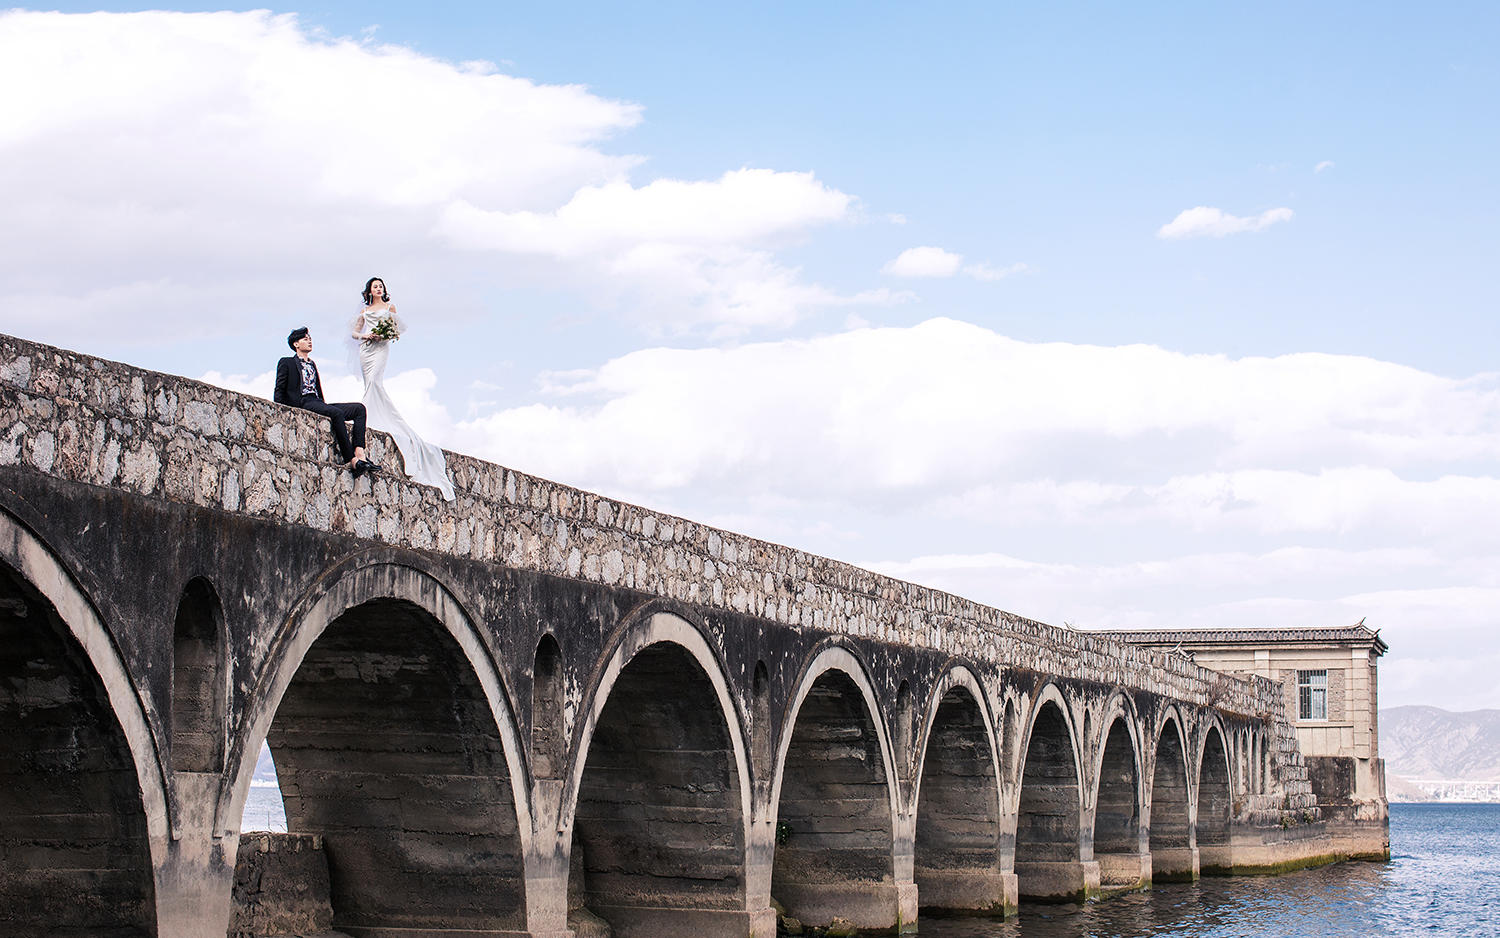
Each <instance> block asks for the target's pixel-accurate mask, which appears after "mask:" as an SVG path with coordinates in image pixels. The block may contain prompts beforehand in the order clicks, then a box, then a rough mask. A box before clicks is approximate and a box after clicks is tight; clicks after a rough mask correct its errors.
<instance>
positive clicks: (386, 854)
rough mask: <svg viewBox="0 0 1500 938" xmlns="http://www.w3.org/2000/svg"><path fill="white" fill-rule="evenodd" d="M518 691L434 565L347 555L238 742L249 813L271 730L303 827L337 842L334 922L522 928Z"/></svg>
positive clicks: (304, 603) (290, 631)
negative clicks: (514, 696) (429, 568)
mask: <svg viewBox="0 0 1500 938" xmlns="http://www.w3.org/2000/svg"><path fill="white" fill-rule="evenodd" d="M512 713H513V711H512V707H511V702H510V695H509V693H508V690H507V688H506V687H505V685H504V683H503V679H502V677H501V676H500V674H499V671H498V669H497V668H496V667H495V665H494V662H493V660H492V659H491V657H490V655H489V652H488V650H487V649H486V647H485V645H484V643H483V640H482V639H481V637H480V635H479V633H478V631H477V630H476V628H475V625H474V623H473V621H472V620H471V619H470V617H469V616H468V614H467V613H466V612H465V610H464V609H463V607H462V605H461V604H460V603H459V601H458V600H457V599H456V597H455V596H454V595H453V594H452V592H451V591H450V590H449V589H448V588H447V587H446V586H444V584H443V583H441V582H440V581H439V580H437V579H436V578H435V577H434V576H432V575H431V574H430V573H428V572H426V571H424V570H421V569H419V568H417V567H414V566H411V565H409V564H405V563H396V562H391V561H388V560H370V559H369V558H368V556H367V555H366V556H363V557H356V558H351V559H350V560H348V561H346V562H345V563H344V564H343V565H341V566H339V567H335V568H334V569H333V570H332V571H329V572H328V573H325V574H324V575H323V576H322V577H320V578H319V579H318V580H317V581H316V582H315V584H314V586H313V587H312V588H311V589H310V590H309V591H308V592H307V593H306V594H304V596H303V597H302V598H301V600H300V601H298V602H297V603H296V604H295V605H294V606H293V608H292V611H291V612H290V613H289V614H288V616H287V619H286V620H285V622H284V624H283V625H282V627H281V629H280V631H279V632H278V634H277V636H276V639H275V643H274V645H273V647H272V650H271V652H270V653H269V654H268V656H267V659H266V662H265V664H264V665H263V666H262V668H261V671H260V678H259V680H258V682H257V685H256V690H255V693H254V695H253V696H252V697H251V698H250V703H249V705H248V707H247V711H246V716H245V719H244V721H243V729H242V731H241V733H240V734H239V735H238V736H237V737H236V738H235V739H234V741H233V742H232V743H231V750H230V756H231V766H232V767H233V768H234V772H235V774H234V776H233V786H232V788H231V789H230V791H229V792H228V793H227V797H225V798H223V800H222V801H221V805H222V807H221V810H220V813H219V822H220V825H221V826H222V827H224V828H230V829H232V828H233V827H236V826H237V823H236V822H238V820H239V818H240V816H241V814H242V813H243V809H244V803H245V799H246V797H247V795H248V792H249V788H250V781H251V777H252V776H253V774H254V769H255V765H254V763H255V756H256V755H257V754H258V752H259V749H260V745H261V742H262V741H263V740H264V741H267V742H269V743H270V745H271V749H272V752H273V755H274V757H275V759H276V764H277V775H278V778H279V780H280V782H281V789H282V796H283V801H284V803H285V805H286V815H287V827H288V830H289V831H290V832H292V833H299V832H303V833H314V834H320V835H322V837H323V841H324V844H325V848H326V851H327V855H328V858H329V877H330V885H331V892H332V907H333V916H334V927H335V928H343V927H345V926H347V927H348V928H349V929H352V930H368V929H398V930H403V931H402V933H403V934H408V933H409V934H413V935H416V934H422V933H424V932H426V931H431V930H433V929H442V928H450V929H451V928H460V929H462V928H493V927H496V925H497V924H498V925H501V926H502V927H506V928H511V929H520V928H524V927H525V924H526V921H527V920H528V919H529V918H530V909H529V907H528V896H527V891H526V888H525V875H524V864H525V860H524V857H525V856H527V855H528V852H529V851H528V848H529V846H530V838H531V817H530V808H529V803H528V799H527V794H526V793H527V786H526V777H527V776H526V770H525V765H524V762H523V758H522V752H523V747H522V746H521V745H520V740H519V736H518V734H517V731H516V724H515V720H514V718H513V716H512Z"/></svg>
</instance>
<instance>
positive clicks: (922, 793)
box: [914, 687, 1005, 913]
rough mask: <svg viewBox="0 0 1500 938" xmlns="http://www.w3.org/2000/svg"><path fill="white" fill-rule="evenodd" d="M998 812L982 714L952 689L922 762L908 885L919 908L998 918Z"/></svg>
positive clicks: (964, 692)
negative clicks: (912, 880)
mask: <svg viewBox="0 0 1500 938" xmlns="http://www.w3.org/2000/svg"><path fill="white" fill-rule="evenodd" d="M998 805H999V779H998V778H996V776H995V756H994V752H993V750H992V748H991V743H990V733H989V728H988V726H987V724H986V723H985V720H984V714H983V712H982V711H981V710H980V708H979V703H978V701H976V700H975V699H974V695H973V694H972V693H971V692H970V691H969V689H968V688H966V687H955V688H953V689H951V690H949V691H948V692H947V693H946V694H944V695H943V698H942V700H941V701H939V703H938V708H937V713H936V714H935V715H934V717H933V720H932V728H931V729H930V730H929V731H928V734H927V751H926V754H925V756H924V758H923V760H922V778H921V784H920V787H919V789H918V801H917V828H916V839H915V844H914V848H915V869H914V878H915V880H916V884H917V899H918V901H919V902H920V903H921V905H922V907H923V908H927V909H953V910H965V911H996V912H1001V913H1003V912H1004V910H1005V891H1004V884H1003V882H1002V881H1001V880H1000V878H999V873H1000V857H999V833H1000V818H999V808H998Z"/></svg>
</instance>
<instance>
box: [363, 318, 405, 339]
mask: <svg viewBox="0 0 1500 938" xmlns="http://www.w3.org/2000/svg"><path fill="white" fill-rule="evenodd" d="M370 335H372V336H374V337H375V338H377V339H379V340H380V341H381V342H394V341H396V340H397V339H399V338H401V333H399V332H397V331H396V323H395V321H394V320H391V319H377V320H375V326H374V328H372V329H371V330H370Z"/></svg>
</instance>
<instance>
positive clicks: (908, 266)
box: [880, 245, 1031, 281]
mask: <svg viewBox="0 0 1500 938" xmlns="http://www.w3.org/2000/svg"><path fill="white" fill-rule="evenodd" d="M1030 269H1031V268H1030V267H1028V266H1027V265H1025V264H1010V265H1009V266H1006V267H993V266H991V265H989V264H983V263H976V264H965V263H964V256H963V255H962V254H955V253H953V252H952V251H945V250H943V249H942V248H939V247H932V246H930V245H923V246H921V247H914V248H907V249H906V250H904V251H902V252H901V253H900V254H898V255H896V257H895V258H893V259H892V260H890V261H888V262H886V265H885V266H884V267H882V268H880V272H881V273H883V274H889V275H891V276H893V277H932V278H947V277H952V276H955V275H956V274H959V273H963V274H964V275H966V276H969V277H973V278H974V279H975V280H984V281H993V280H1003V279H1005V278H1006V277H1009V276H1011V275H1012V274H1020V273H1026V272H1027V271H1029V270H1030Z"/></svg>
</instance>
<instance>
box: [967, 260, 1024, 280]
mask: <svg viewBox="0 0 1500 938" xmlns="http://www.w3.org/2000/svg"><path fill="white" fill-rule="evenodd" d="M1030 271H1031V267H1030V266H1029V265H1026V264H1009V265H1007V266H1005V267H991V266H990V265H989V264H969V265H967V266H966V267H964V273H966V274H968V275H969V276H970V277H973V278H974V279H975V280H1004V279H1005V278H1006V277H1010V276H1013V275H1015V274H1024V273H1029V272H1030Z"/></svg>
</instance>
